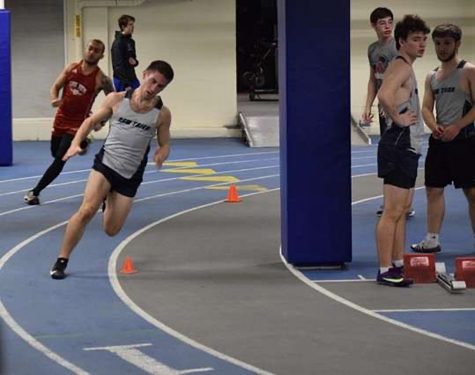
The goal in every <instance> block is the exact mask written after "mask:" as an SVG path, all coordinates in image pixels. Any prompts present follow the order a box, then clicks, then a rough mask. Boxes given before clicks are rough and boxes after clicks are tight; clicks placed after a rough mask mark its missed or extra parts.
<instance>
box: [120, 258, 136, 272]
mask: <svg viewBox="0 0 475 375" xmlns="http://www.w3.org/2000/svg"><path fill="white" fill-rule="evenodd" d="M135 272H137V269H136V268H135V266H134V262H133V261H132V258H131V257H130V256H126V257H125V259H124V263H123V264H122V269H121V270H120V273H126V274H129V273H135Z"/></svg>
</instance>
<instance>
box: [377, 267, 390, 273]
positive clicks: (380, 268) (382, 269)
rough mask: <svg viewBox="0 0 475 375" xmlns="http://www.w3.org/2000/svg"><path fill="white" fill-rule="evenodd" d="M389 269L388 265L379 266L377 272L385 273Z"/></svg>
mask: <svg viewBox="0 0 475 375" xmlns="http://www.w3.org/2000/svg"><path fill="white" fill-rule="evenodd" d="M388 271H389V267H379V273H385V272H388Z"/></svg>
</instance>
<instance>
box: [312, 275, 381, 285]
mask: <svg viewBox="0 0 475 375" xmlns="http://www.w3.org/2000/svg"><path fill="white" fill-rule="evenodd" d="M305 277H306V276H305ZM309 280H310V281H312V282H314V283H319V284H330V283H362V282H365V281H374V279H373V280H371V279H325V280H318V279H309Z"/></svg>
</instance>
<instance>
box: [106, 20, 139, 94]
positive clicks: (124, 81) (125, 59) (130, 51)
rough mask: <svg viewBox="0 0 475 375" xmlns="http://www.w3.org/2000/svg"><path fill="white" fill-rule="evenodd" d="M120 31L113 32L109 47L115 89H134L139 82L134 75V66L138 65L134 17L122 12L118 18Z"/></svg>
mask: <svg viewBox="0 0 475 375" xmlns="http://www.w3.org/2000/svg"><path fill="white" fill-rule="evenodd" d="M118 23H119V28H120V31H116V32H115V40H114V42H113V43H112V47H111V56H112V69H113V76H114V86H115V89H116V91H125V90H126V89H127V88H129V87H131V88H133V89H136V88H137V87H139V86H140V82H139V80H138V79H137V76H136V75H135V67H136V66H137V65H139V62H138V60H137V55H136V53H135V41H134V40H133V39H132V34H133V33H134V25H135V18H134V17H132V16H129V15H127V14H124V15H122V16H120V18H119V20H118Z"/></svg>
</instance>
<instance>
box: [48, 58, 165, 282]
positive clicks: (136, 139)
mask: <svg viewBox="0 0 475 375" xmlns="http://www.w3.org/2000/svg"><path fill="white" fill-rule="evenodd" d="M173 75H174V73H173V69H172V67H171V66H170V65H169V64H168V63H166V62H164V61H159V60H158V61H154V62H152V63H151V64H150V65H149V67H148V68H147V69H146V70H145V72H144V73H143V83H142V84H141V85H140V86H139V88H138V89H136V90H133V89H131V90H128V91H124V92H117V93H111V94H109V95H107V97H106V99H105V100H104V102H103V103H102V105H101V107H100V108H99V110H98V111H97V112H95V113H94V114H93V115H92V116H91V117H89V118H87V119H86V120H85V121H84V122H83V123H82V125H81V127H80V128H79V130H78V132H77V133H76V135H75V137H74V139H73V140H72V143H71V147H70V148H69V149H68V151H67V152H66V154H65V156H64V160H67V159H68V158H71V157H73V156H74V155H77V154H78V153H79V152H80V151H81V147H80V144H81V142H82V141H83V140H84V139H85V138H86V137H87V135H88V134H89V132H90V131H91V130H92V128H93V127H94V125H95V124H97V123H100V122H101V121H106V120H107V119H110V130H109V134H108V135H107V138H106V140H105V142H104V145H103V146H102V149H101V150H100V151H99V153H98V154H97V155H96V158H95V160H94V165H93V170H92V171H91V174H90V175H89V179H88V181H87V184H86V189H85V192H84V199H83V202H82V204H81V207H79V210H78V211H77V212H76V213H75V214H74V215H73V216H71V218H70V219H69V222H68V225H67V227H66V231H65V234H64V238H63V242H62V245H61V249H60V252H59V257H58V259H57V260H56V263H55V264H54V266H53V268H52V269H51V272H50V274H51V277H52V278H53V279H64V278H65V277H66V274H65V272H64V271H65V269H66V266H67V264H68V260H69V257H70V255H71V252H72V251H73V249H74V247H75V246H76V245H77V243H78V242H79V240H80V239H81V237H82V235H83V233H84V230H85V228H86V225H87V224H88V223H89V221H90V220H91V219H92V218H93V216H94V215H95V213H96V212H97V210H98V209H99V207H100V206H101V204H102V203H103V202H104V200H105V201H106V209H105V211H104V217H103V228H104V231H105V232H106V233H107V234H108V235H109V236H114V235H116V234H117V233H119V231H120V230H121V229H122V226H123V225H124V222H125V219H126V218H127V215H128V214H129V211H130V209H131V207H132V202H133V198H134V196H135V194H136V192H137V189H138V187H139V185H140V184H141V182H142V177H143V173H144V170H145V166H146V164H147V154H148V151H149V149H150V142H151V140H152V138H153V137H154V136H155V134H156V135H157V141H158V145H159V148H158V149H157V151H156V152H155V155H154V157H153V159H154V161H155V163H156V165H157V166H158V167H161V166H162V164H163V162H164V161H165V160H166V159H167V158H168V155H169V153H170V145H169V141H170V123H171V113H170V110H169V109H168V108H167V107H165V106H163V103H162V101H161V99H160V97H158V96H157V94H158V93H159V92H161V91H162V90H163V89H165V87H166V86H167V85H168V84H169V83H170V82H171V81H172V79H173Z"/></svg>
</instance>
